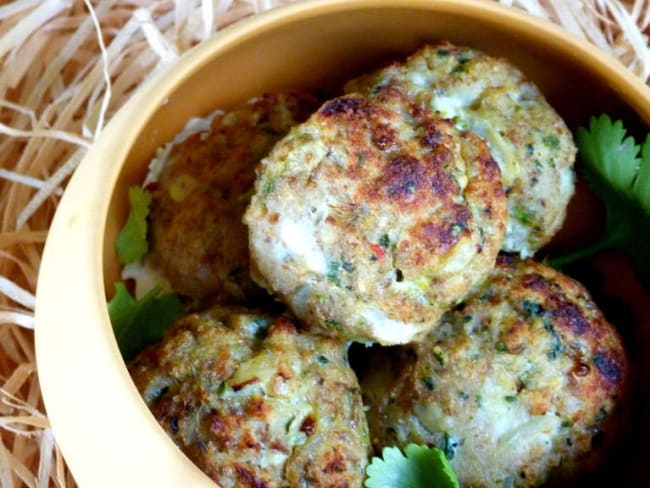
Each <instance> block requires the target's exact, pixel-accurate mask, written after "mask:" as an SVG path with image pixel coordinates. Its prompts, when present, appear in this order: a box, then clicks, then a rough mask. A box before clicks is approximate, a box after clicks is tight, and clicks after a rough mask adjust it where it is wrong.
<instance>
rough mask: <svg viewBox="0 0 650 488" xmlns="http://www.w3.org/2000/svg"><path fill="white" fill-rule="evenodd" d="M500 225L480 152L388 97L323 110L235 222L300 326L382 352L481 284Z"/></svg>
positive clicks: (398, 96)
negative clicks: (377, 345) (242, 225)
mask: <svg viewBox="0 0 650 488" xmlns="http://www.w3.org/2000/svg"><path fill="white" fill-rule="evenodd" d="M506 214H507V210H506V206H505V194H504V191H503V188H502V185H501V178H500V172H499V169H498V166H497V165H496V163H495V162H494V160H493V159H492V157H491V156H490V153H489V151H488V149H487V146H486V145H485V143H484V142H483V141H482V140H481V139H480V138H478V137H477V136H475V135H473V134H471V133H468V132H463V131H458V130H457V129H456V128H455V127H454V125H453V123H452V122H451V121H449V120H446V119H439V118H436V117H434V114H433V113H432V112H430V111H428V110H425V109H423V108H422V107H419V106H417V105H416V104H413V103H411V102H409V101H408V100H407V99H406V98H405V97H404V95H403V94H402V92H401V91H400V90H397V89H394V88H386V89H383V90H379V91H377V93H375V94H374V95H373V96H372V97H370V96H366V95H361V94H350V95H346V96H344V97H339V98H336V99H333V100H330V101H328V102H326V103H325V104H324V105H323V106H322V107H321V109H320V110H319V111H318V112H316V113H315V114H314V115H313V116H312V117H311V118H310V119H309V120H308V121H307V122H306V123H304V124H302V125H300V126H298V127H296V128H294V129H293V130H292V131H291V132H290V133H289V134H288V136H287V137H285V138H284V139H283V140H282V141H280V142H279V143H278V145H276V147H275V148H274V150H273V151H272V152H271V154H270V155H269V157H268V158H265V159H264V160H263V162H262V165H261V166H260V173H259V175H258V179H257V182H256V193H255V195H254V196H253V199H252V201H251V205H250V206H249V208H248V210H247V214H246V216H245V222H246V223H247V225H248V226H249V229H250V246H251V252H252V256H253V259H254V260H255V267H256V269H257V270H258V271H259V273H260V275H261V278H262V281H263V283H264V285H265V286H266V287H267V288H269V289H270V290H271V291H272V292H274V293H276V294H278V296H279V297H280V298H281V299H283V301H286V302H288V304H289V305H290V306H291V307H292V309H293V311H294V313H296V314H297V315H298V316H299V317H300V318H301V319H302V320H303V321H304V322H306V323H307V325H308V327H310V328H311V329H312V330H315V331H318V332H319V333H325V334H333V335H337V336H341V337H345V338H348V339H353V340H359V341H375V340H376V341H379V342H381V343H384V344H391V343H400V342H408V341H410V340H413V339H416V338H417V337H421V335H422V334H423V333H424V332H425V331H426V330H427V329H428V328H430V327H431V326H432V325H433V324H434V322H435V320H437V318H438V317H439V316H440V315H441V314H442V312H443V311H444V310H445V309H446V308H447V307H449V306H450V305H452V304H453V303H455V302H456V301H458V300H460V299H462V297H463V296H464V294H465V293H466V292H467V291H468V290H469V289H470V288H471V286H473V285H475V284H476V283H477V282H479V281H480V280H481V279H483V277H484V276H485V275H486V274H487V272H488V271H489V269H490V268H491V267H492V266H493V264H494V260H495V258H496V253H497V252H498V249H499V248H500V246H501V241H502V238H503V235H504V232H505V224H504V222H505V219H506ZM300 240H302V241H304V244H302V243H301V242H300ZM301 246H302V247H301ZM304 246H308V247H310V249H304V248H303V247H304ZM310 259H311V261H310ZM460 263H462V264H460ZM377 317H379V318H378V319H377ZM376 319H377V320H376ZM378 322H385V323H386V324H393V325H386V326H385V327H386V328H388V329H392V331H391V332H386V331H384V332H382V333H378V332H376V330H374V329H375V328H376V327H377V326H378ZM328 324H329V325H328ZM400 324H405V325H403V326H402V325H400ZM379 326H382V325H381V324H379Z"/></svg>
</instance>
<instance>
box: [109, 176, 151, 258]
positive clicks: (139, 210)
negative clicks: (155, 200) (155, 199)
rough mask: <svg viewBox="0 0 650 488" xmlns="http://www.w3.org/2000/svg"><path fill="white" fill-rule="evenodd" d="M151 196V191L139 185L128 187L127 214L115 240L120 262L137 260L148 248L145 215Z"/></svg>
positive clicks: (147, 211)
mask: <svg viewBox="0 0 650 488" xmlns="http://www.w3.org/2000/svg"><path fill="white" fill-rule="evenodd" d="M151 198H152V197H151V193H149V192H148V191H146V190H144V189H142V188H141V187H139V186H132V187H130V188H129V204H130V206H131V208H130V210H129V216H128V218H127V219H126V224H124V227H122V230H121V231H120V233H119V234H118V236H117V239H116V240H115V249H116V251H117V256H118V257H119V258H120V262H121V263H122V264H128V263H132V262H133V261H137V260H138V259H140V258H141V257H142V256H144V255H145V254H147V251H148V250H149V244H148V243H147V217H148V215H149V206H150V205H151Z"/></svg>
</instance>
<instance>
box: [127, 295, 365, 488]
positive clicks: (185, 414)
mask: <svg viewBox="0 0 650 488" xmlns="http://www.w3.org/2000/svg"><path fill="white" fill-rule="evenodd" d="M129 370H130V372H131V375H132V377H133V381H134V382H135V384H136V386H137V388H138V390H139V391H140V393H141V394H142V396H143V397H144V400H145V402H146V403H147V405H148V406H149V408H150V409H151V411H152V412H153V414H154V416H155V417H156V419H157V420H158V422H159V423H160V425H161V426H162V427H163V428H164V429H165V431H166V432H167V433H168V434H169V436H170V437H171V438H172V439H173V440H174V441H175V442H176V444H178V446H179V447H180V448H181V449H182V450H183V452H184V453H185V454H186V455H187V456H188V457H189V458H190V459H191V460H192V461H193V462H194V463H195V464H196V465H197V466H198V467H199V468H201V469H202V470H203V471H204V472H205V473H206V474H207V475H208V476H210V478H212V479H213V480H214V481H216V482H217V483H219V484H220V486H222V487H224V488H242V487H261V486H264V487H267V488H276V487H277V488H280V487H283V488H285V487H292V488H300V487H303V486H310V487H317V488H329V487H333V486H336V487H343V486H347V487H350V488H354V487H361V486H362V483H363V479H364V476H365V467H366V465H367V463H368V454H369V448H370V443H369V437H368V428H367V424H366V420H365V417H364V413H363V405H362V402H361V394H360V391H359V385H358V382H357V378H356V376H355V374H354V372H353V371H352V369H351V368H350V366H349V364H348V360H347V347H346V345H345V344H344V343H342V342H340V341H338V340H336V339H332V338H325V337H317V336H310V335H306V334H298V333H297V332H296V328H295V325H294V323H293V321H292V320H290V319H288V318H286V317H274V316H271V315H268V314H262V313H256V312H250V311H246V310H243V309H236V308H218V307H217V308H212V309H210V310H208V311H206V312H203V313H200V314H193V315H190V316H187V317H185V318H183V319H181V320H179V321H178V322H177V323H176V324H174V325H173V326H172V328H171V329H170V330H169V331H168V332H167V334H166V336H165V339H164V340H163V342H162V343H160V344H158V345H155V346H152V347H150V348H149V349H146V350H145V351H143V352H142V353H141V354H140V355H139V356H137V357H136V358H135V359H134V361H133V362H132V363H131V364H130V366H129Z"/></svg>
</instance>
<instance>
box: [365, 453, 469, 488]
mask: <svg viewBox="0 0 650 488" xmlns="http://www.w3.org/2000/svg"><path fill="white" fill-rule="evenodd" d="M404 451H405V453H406V456H404V454H402V451H400V450H399V448H397V447H385V448H384V450H383V451H382V457H383V459H382V458H378V457H373V458H372V462H371V463H370V465H369V466H368V468H367V469H366V474H367V475H368V478H367V479H366V481H365V486H366V488H459V485H458V480H457V479H456V475H455V474H454V471H453V469H452V468H451V466H450V464H449V461H447V458H446V457H445V454H444V453H443V452H442V451H441V450H440V449H436V448H432V447H427V446H418V445H416V444H409V445H408V446H406V449H405V450H404Z"/></svg>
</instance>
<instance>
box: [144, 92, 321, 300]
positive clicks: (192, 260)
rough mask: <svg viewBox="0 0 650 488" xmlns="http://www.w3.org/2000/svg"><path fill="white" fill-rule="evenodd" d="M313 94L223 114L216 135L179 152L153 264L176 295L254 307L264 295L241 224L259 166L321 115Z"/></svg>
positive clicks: (155, 216) (171, 167)
mask: <svg viewBox="0 0 650 488" xmlns="http://www.w3.org/2000/svg"><path fill="white" fill-rule="evenodd" d="M317 106H318V101H317V99H316V97H314V96H313V95H311V94H307V93H294V92H287V93H278V94H265V95H262V96H261V97H258V98H255V99H252V100H250V101H249V102H247V103H245V104H242V105H240V106H238V107H236V108H234V109H233V110H231V111H228V112H222V113H218V114H217V115H216V116H215V117H214V118H213V119H212V123H211V127H210V129H209V130H208V131H204V132H199V133H195V134H193V135H191V136H189V137H188V138H187V139H185V140H184V141H183V142H180V143H178V144H175V145H174V147H173V148H172V151H171V153H170V155H169V158H168V161H167V163H166V165H165V167H164V169H163V171H162V173H161V174H160V177H159V180H158V181H157V182H155V183H152V184H150V185H149V186H148V189H149V190H150V191H152V193H153V202H152V205H151V216H150V219H149V222H150V225H149V240H150V243H151V252H150V258H151V260H152V263H153V265H154V266H155V267H156V268H158V269H160V270H161V271H162V273H163V275H164V276H165V277H166V278H167V279H168V280H169V281H170V284H171V285H172V288H173V289H174V290H175V291H176V292H178V293H181V294H183V295H187V296H190V297H194V298H206V297H211V298H215V297H216V299H218V300H220V301H221V302H226V303H228V302H233V301H235V302H239V303H246V302H247V300H249V299H250V298H251V297H255V296H256V295H259V294H260V290H259V289H258V288H257V287H256V286H255V285H254V283H253V282H252V281H251V279H250V277H249V273H248V267H249V258H248V252H247V249H246V246H242V243H244V242H246V239H247V231H246V228H245V227H244V225H243V223H242V222H241V218H242V215H243V213H244V210H245V209H246V205H247V204H248V200H249V198H250V191H251V188H252V185H253V182H254V180H255V172H254V169H255V166H256V165H257V164H258V163H259V161H260V159H261V158H262V157H264V156H265V155H266V154H267V153H268V151H269V150H270V149H271V148H272V147H273V144H274V143H275V142H276V141H277V140H279V139H280V138H281V137H282V136H284V135H285V134H286V133H287V131H288V130H289V129H290V128H291V126H292V125H293V124H295V123H298V122H301V121H303V120H304V119H306V118H307V117H308V116H309V114H310V113H311V112H312V111H313V110H314V109H316V108H317Z"/></svg>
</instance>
